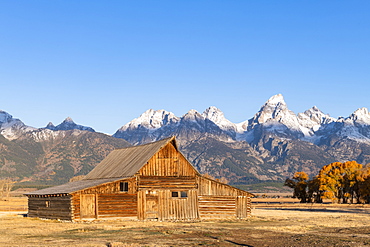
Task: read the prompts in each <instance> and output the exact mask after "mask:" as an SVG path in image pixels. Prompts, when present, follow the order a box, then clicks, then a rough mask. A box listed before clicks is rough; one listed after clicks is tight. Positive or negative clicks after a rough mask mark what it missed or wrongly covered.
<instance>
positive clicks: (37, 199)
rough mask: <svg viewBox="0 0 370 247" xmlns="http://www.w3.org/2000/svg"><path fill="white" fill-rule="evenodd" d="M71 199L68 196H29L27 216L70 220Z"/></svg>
mask: <svg viewBox="0 0 370 247" xmlns="http://www.w3.org/2000/svg"><path fill="white" fill-rule="evenodd" d="M71 208H72V206H71V197H70V196H68V195H53V196H29V197H28V216H29V217H40V218H48V219H61V220H71V219H72V213H71Z"/></svg>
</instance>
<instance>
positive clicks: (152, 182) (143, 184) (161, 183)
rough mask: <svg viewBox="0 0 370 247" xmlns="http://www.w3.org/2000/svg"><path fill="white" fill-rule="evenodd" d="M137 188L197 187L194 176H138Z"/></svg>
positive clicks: (170, 188)
mask: <svg viewBox="0 0 370 247" xmlns="http://www.w3.org/2000/svg"><path fill="white" fill-rule="evenodd" d="M137 180H138V184H137V186H138V190H159V189H161V190H163V189H167V190H174V189H182V190H190V189H195V188H197V183H196V182H197V181H196V179H195V177H154V176H145V177H144V176H140V177H138V179H137Z"/></svg>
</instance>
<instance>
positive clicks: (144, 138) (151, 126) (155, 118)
mask: <svg viewBox="0 0 370 247" xmlns="http://www.w3.org/2000/svg"><path fill="white" fill-rule="evenodd" d="M206 133H207V134H210V135H216V136H218V137H219V138H221V139H223V140H228V139H232V138H233V137H235V133H236V125H235V124H233V123H231V122H230V121H229V120H227V119H226V118H225V117H224V114H223V112H222V111H220V110H219V109H217V108H216V107H209V108H208V109H206V110H205V111H204V112H203V113H202V114H201V113H199V112H198V111H196V110H190V111H188V112H187V113H186V114H184V115H183V116H182V117H176V116H175V115H174V114H173V113H172V112H168V111H165V110H157V111H154V110H152V109H150V110H147V111H146V112H144V113H143V114H141V115H140V117H138V118H135V119H134V120H132V121H131V122H129V123H127V124H126V125H124V126H122V127H121V128H120V129H119V130H117V132H116V133H115V134H114V135H113V136H114V137H117V138H123V139H125V140H127V141H129V142H131V143H132V144H134V145H136V144H142V143H146V142H150V141H155V140H159V139H162V138H165V137H168V136H171V135H177V136H182V137H183V138H182V139H186V140H188V141H191V140H194V139H196V138H198V137H200V136H201V135H203V134H206Z"/></svg>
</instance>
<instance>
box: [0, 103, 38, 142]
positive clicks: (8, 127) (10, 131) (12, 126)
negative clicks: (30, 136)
mask: <svg viewBox="0 0 370 247" xmlns="http://www.w3.org/2000/svg"><path fill="white" fill-rule="evenodd" d="M33 130H36V128H33V127H30V126H27V125H25V124H24V123H23V122H22V121H21V120H19V119H16V118H13V116H12V115H10V114H9V113H7V112H5V111H1V110H0V134H1V135H3V136H4V137H5V138H7V139H8V140H14V139H17V138H18V137H19V136H21V135H22V134H24V133H26V132H29V131H33Z"/></svg>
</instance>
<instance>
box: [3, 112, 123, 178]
mask: <svg viewBox="0 0 370 247" xmlns="http://www.w3.org/2000/svg"><path fill="white" fill-rule="evenodd" d="M0 116H2V118H0V121H2V122H1V123H2V124H1V126H0V127H1V130H2V131H3V132H2V133H3V135H0V178H8V177H10V178H12V179H13V180H14V181H18V182H24V183H25V182H27V183H29V184H51V185H54V184H62V183H65V182H67V181H68V180H69V179H70V178H71V177H73V176H77V175H84V174H86V173H88V172H89V171H90V170H91V169H92V168H94V167H95V166H96V165H97V164H98V163H99V162H100V161H101V160H102V159H104V158H105V157H106V156H107V155H108V154H109V152H111V151H112V150H113V149H115V148H122V147H127V146H130V144H129V143H128V142H127V141H125V140H123V139H117V138H114V137H111V136H109V135H105V134H102V133H96V132H95V131H93V130H92V129H91V128H88V127H84V126H81V125H77V124H75V123H73V121H72V120H71V119H67V120H66V121H64V122H63V123H62V124H60V125H58V126H59V127H58V126H57V128H55V129H54V130H51V129H49V128H41V129H36V128H32V127H29V126H26V125H25V124H23V123H22V122H21V121H20V120H18V119H13V118H12V117H11V115H9V114H7V113H4V112H2V115H0ZM68 126H69V128H68ZM58 129H60V130H58ZM63 129H64V130H63Z"/></svg>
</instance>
